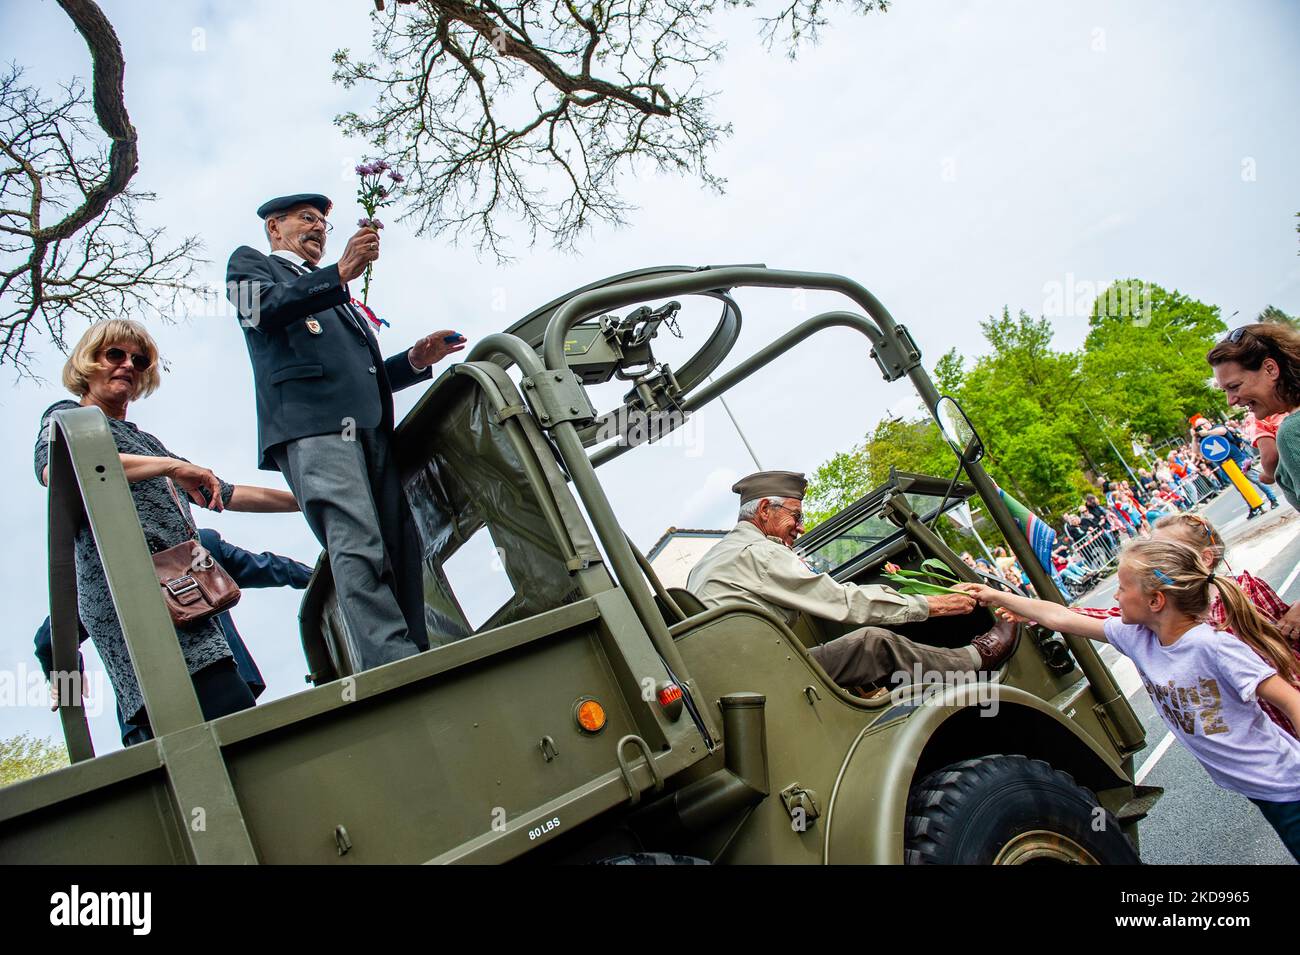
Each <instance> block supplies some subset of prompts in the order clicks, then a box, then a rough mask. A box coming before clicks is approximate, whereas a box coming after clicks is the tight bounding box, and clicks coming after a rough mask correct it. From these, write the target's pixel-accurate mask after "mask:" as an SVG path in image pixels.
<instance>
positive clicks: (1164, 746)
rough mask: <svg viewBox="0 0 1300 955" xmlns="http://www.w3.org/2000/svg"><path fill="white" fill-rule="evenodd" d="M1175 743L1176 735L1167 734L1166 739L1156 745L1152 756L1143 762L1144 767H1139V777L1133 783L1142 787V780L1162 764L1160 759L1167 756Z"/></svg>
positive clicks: (1134, 778)
mask: <svg viewBox="0 0 1300 955" xmlns="http://www.w3.org/2000/svg"><path fill="white" fill-rule="evenodd" d="M1173 742H1174V734H1173V733H1166V734H1165V738H1164V739H1162V740H1161V741H1160V742H1159V743H1158V744H1157V745H1156V748H1155V749H1153V750H1152V751H1151V755H1150V756H1148V757H1147V758H1146V759H1145V760H1144V761H1143V763H1142V765H1141V766H1139V767H1138V771H1137V775H1136V776H1134V777H1133V782H1135V783H1137V784H1138V785H1139V786H1140V785H1142V780H1144V779H1146V778H1147V773H1149V772H1151V770H1153V769H1155V768H1156V763H1158V762H1160V757H1161V756H1163V755H1165V751H1166V750H1168V749H1169V747H1170V746H1171V745H1172V744H1173Z"/></svg>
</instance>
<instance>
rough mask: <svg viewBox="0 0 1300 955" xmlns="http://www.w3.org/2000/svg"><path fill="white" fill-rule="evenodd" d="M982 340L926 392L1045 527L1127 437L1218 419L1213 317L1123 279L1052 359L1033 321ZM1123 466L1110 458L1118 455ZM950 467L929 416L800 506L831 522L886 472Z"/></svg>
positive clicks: (1181, 430)
mask: <svg viewBox="0 0 1300 955" xmlns="http://www.w3.org/2000/svg"><path fill="white" fill-rule="evenodd" d="M981 329H982V331H983V333H984V338H985V340H986V341H987V342H988V344H989V346H990V351H989V352H987V353H985V354H983V355H980V356H979V357H978V358H976V359H975V361H974V363H973V364H970V365H969V367H968V362H967V360H966V359H964V358H963V356H961V355H959V354H958V353H957V351H956V349H953V350H951V351H949V352H947V353H946V354H944V355H942V356H941V357H940V358H939V360H938V362H937V363H936V364H935V366H934V371H933V378H934V381H935V385H936V386H937V387H938V389H939V391H940V392H941V393H942V394H947V395H951V396H952V397H954V398H956V399H957V400H958V401H960V402H961V404H962V406H963V408H965V410H966V413H967V415H968V416H969V417H970V419H971V421H972V422H973V423H974V424H975V427H976V428H977V429H978V431H979V432H980V436H981V438H982V439H983V441H984V447H985V458H984V462H983V463H984V466H985V468H987V469H988V471H989V474H990V475H991V476H992V477H993V479H994V480H995V481H996V482H998V483H999V484H1000V485H1002V486H1003V487H1005V488H1006V489H1007V490H1008V491H1009V492H1010V493H1012V494H1014V495H1015V496H1016V497H1017V498H1019V499H1020V500H1021V501H1022V502H1024V503H1025V504H1026V505H1028V506H1029V507H1031V508H1032V509H1034V510H1035V511H1037V512H1038V513H1039V514H1040V515H1041V516H1043V517H1045V518H1048V519H1049V520H1050V519H1052V518H1054V517H1055V516H1056V515H1058V514H1060V513H1061V512H1062V511H1063V510H1065V509H1066V508H1071V507H1075V506H1077V505H1078V502H1079V499H1080V496H1081V495H1082V494H1085V493H1087V492H1088V491H1090V490H1092V489H1093V485H1092V483H1091V481H1090V480H1089V472H1090V473H1091V476H1092V477H1093V478H1096V477H1098V476H1100V475H1102V474H1106V475H1109V476H1121V477H1122V476H1126V472H1125V470H1124V465H1125V463H1127V464H1128V465H1130V466H1132V467H1136V466H1137V464H1136V462H1135V461H1134V460H1133V458H1132V454H1131V452H1130V447H1131V444H1132V441H1133V439H1134V438H1135V437H1139V436H1145V435H1150V436H1153V437H1155V438H1156V439H1157V440H1160V439H1163V438H1166V437H1175V436H1179V435H1185V434H1186V428H1187V419H1188V417H1189V416H1190V415H1191V414H1193V413H1196V412H1200V413H1204V414H1210V415H1215V414H1219V413H1222V412H1223V411H1224V410H1225V407H1226V406H1225V404H1224V401H1223V396H1222V394H1221V393H1220V392H1219V391H1217V390H1216V389H1215V388H1213V387H1212V385H1211V384H1210V371H1209V368H1208V366H1207V365H1206V364H1205V353H1206V352H1207V351H1209V349H1210V348H1211V347H1212V346H1213V344H1214V342H1215V341H1216V340H1217V339H1218V337H1219V336H1220V335H1222V333H1223V331H1224V324H1223V321H1222V320H1221V319H1220V317H1219V311H1218V309H1217V308H1216V307H1214V306H1210V305H1206V304H1204V303H1202V302H1198V301H1196V300H1195V299H1191V298H1188V297H1187V296H1185V295H1183V294H1181V293H1179V292H1177V291H1167V290H1165V289H1163V288H1161V287H1159V286H1157V285H1153V284H1150V283H1145V282H1140V281H1137V280H1132V279H1126V280H1124V281H1121V282H1116V283H1114V285H1112V286H1111V287H1110V288H1108V289H1106V290H1105V291H1103V292H1102V293H1101V294H1100V295H1099V296H1098V298H1097V301H1096V302H1095V303H1094V306H1093V310H1092V315H1091V317H1090V319H1089V333H1088V337H1087V340H1086V341H1085V343H1084V346H1083V348H1081V349H1079V350H1077V351H1058V350H1056V349H1055V348H1053V347H1052V339H1053V329H1052V325H1051V322H1050V321H1049V320H1047V319H1046V318H1033V317H1031V316H1030V315H1028V314H1026V313H1025V312H1023V311H1022V312H1020V313H1019V314H1018V315H1016V316H1014V317H1013V316H1012V315H1011V313H1010V310H1009V309H1006V308H1004V309H1003V310H1002V314H1001V315H1000V316H993V317H990V318H989V319H988V320H987V321H985V322H983V323H982V325H981ZM1121 455H1123V456H1124V457H1123V458H1121V457H1120V456H1121ZM954 464H955V457H954V456H953V454H952V452H951V450H950V449H949V448H948V446H947V444H946V443H945V442H944V441H943V439H942V437H941V436H940V435H939V432H938V429H937V427H935V426H934V425H933V424H932V423H931V422H930V420H929V419H928V418H926V419H921V420H916V421H897V420H891V421H883V422H881V423H880V424H879V425H877V426H876V428H875V430H874V431H873V432H872V433H871V434H870V435H868V436H867V438H866V440H865V441H864V442H863V443H862V444H860V445H858V446H857V447H854V448H853V449H852V450H850V451H847V452H842V453H840V454H837V455H836V456H835V457H833V458H832V459H831V460H830V461H827V462H826V463H825V464H824V465H822V466H821V467H820V468H818V469H817V471H816V473H815V474H814V475H813V480H812V482H811V484H810V486H809V492H808V501H809V502H810V504H809V505H807V506H806V507H805V510H806V511H807V512H808V514H809V515H810V517H812V518H813V519H814V521H820V520H824V519H826V518H827V517H830V516H831V515H832V514H834V513H835V512H836V511H838V510H839V509H840V508H842V507H844V506H845V505H847V504H849V503H851V502H852V501H853V500H855V499H857V498H858V497H860V496H861V495H862V494H864V493H866V492H867V491H869V490H871V489H872V488H873V487H877V486H879V485H880V484H881V483H883V482H884V481H885V479H886V478H887V477H888V474H889V469H890V467H891V466H892V467H896V468H898V469H899V470H906V471H921V472H924V473H929V474H935V475H939V476H944V475H946V474H948V473H950V471H951V469H952V467H953V466H954Z"/></svg>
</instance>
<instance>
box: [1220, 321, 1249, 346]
mask: <svg viewBox="0 0 1300 955" xmlns="http://www.w3.org/2000/svg"><path fill="white" fill-rule="evenodd" d="M1247 331H1248V329H1247V328H1246V326H1245V325H1238V326H1237V327H1236V328H1234V329H1233V330H1232V331H1230V332H1228V337H1227V338H1225V339H1224V341H1225V342H1227V343H1228V344H1229V345H1235V344H1237V342H1239V341H1241V336H1242V335H1245V334H1246V332H1247Z"/></svg>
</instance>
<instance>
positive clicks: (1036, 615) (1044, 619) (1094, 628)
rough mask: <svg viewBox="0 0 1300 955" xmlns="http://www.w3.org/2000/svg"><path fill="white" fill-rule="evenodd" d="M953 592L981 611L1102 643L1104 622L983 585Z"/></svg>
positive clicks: (958, 586) (1051, 604) (973, 585)
mask: <svg viewBox="0 0 1300 955" xmlns="http://www.w3.org/2000/svg"><path fill="white" fill-rule="evenodd" d="M953 589H954V590H961V591H964V592H966V593H968V594H970V595H971V596H972V597H974V598H975V599H976V600H978V601H979V602H980V603H981V604H982V605H984V606H985V607H1004V608H1006V609H1007V610H1010V611H1011V612H1012V613H1014V614H1015V615H1016V616H1018V617H1025V618H1026V619H1029V620H1037V621H1038V622H1039V623H1040V624H1042V625H1043V626H1044V627H1047V628H1048V629H1049V630H1057V631H1060V632H1061V633H1073V634H1075V635H1077V636H1080V637H1087V638H1088V639H1089V640H1097V641H1099V642H1101V643H1105V642H1106V622H1105V621H1104V620H1096V619H1094V618H1092V617H1085V616H1083V615H1082V614H1077V613H1075V612H1073V611H1072V610H1070V609H1069V608H1068V607H1062V606H1061V605H1060V604H1058V603H1053V602H1052V601H1050V600H1031V599H1030V598H1029V597H1021V596H1020V595H1019V594H1012V593H1007V592H1006V591H1005V590H995V589H994V588H992V587H989V586H986V585H985V584H958V585H957V586H956V587H955V588H953Z"/></svg>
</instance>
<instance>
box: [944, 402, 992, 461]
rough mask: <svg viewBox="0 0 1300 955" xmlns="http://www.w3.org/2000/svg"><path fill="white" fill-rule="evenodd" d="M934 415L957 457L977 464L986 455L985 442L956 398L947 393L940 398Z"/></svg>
mask: <svg viewBox="0 0 1300 955" xmlns="http://www.w3.org/2000/svg"><path fill="white" fill-rule="evenodd" d="M934 417H935V420H937V421H938V422H939V428H940V430H942V431H943V436H944V437H945V438H947V439H948V443H949V444H950V445H952V449H953V450H954V451H956V452H957V457H959V458H961V459H962V461H964V462H966V463H967V464H975V463H976V462H977V461H979V460H980V458H982V457H984V442H983V441H981V440H980V436H979V433H978V432H977V431H976V430H975V426H974V425H973V424H971V423H970V418H967V417H966V412H964V411H962V409H961V405H959V404H958V403H957V401H956V400H955V399H953V398H949V397H948V396H947V395H944V396H943V397H942V398H940V399H939V400H938V402H936V403H935V406H934Z"/></svg>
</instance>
